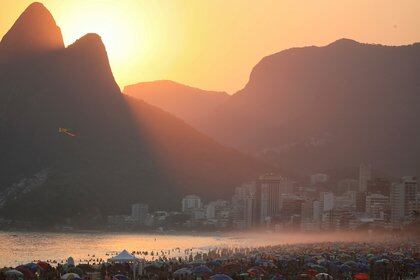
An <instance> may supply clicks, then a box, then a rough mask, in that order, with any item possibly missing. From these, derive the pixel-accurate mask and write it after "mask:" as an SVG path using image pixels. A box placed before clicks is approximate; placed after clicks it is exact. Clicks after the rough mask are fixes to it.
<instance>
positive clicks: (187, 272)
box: [174, 267, 192, 276]
mask: <svg viewBox="0 0 420 280" xmlns="http://www.w3.org/2000/svg"><path fill="white" fill-rule="evenodd" d="M191 274H192V271H191V269H189V268H187V267H183V268H180V269H178V270H176V271H175V272H174V276H187V275H191Z"/></svg>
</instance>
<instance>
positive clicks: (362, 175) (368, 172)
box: [359, 163, 372, 192]
mask: <svg viewBox="0 0 420 280" xmlns="http://www.w3.org/2000/svg"><path fill="white" fill-rule="evenodd" d="M371 179H372V167H371V165H370V164H364V163H362V164H361V165H360V166H359V191H360V192H366V190H367V184H368V181H369V180H371Z"/></svg>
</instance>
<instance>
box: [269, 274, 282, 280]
mask: <svg viewBox="0 0 420 280" xmlns="http://www.w3.org/2000/svg"><path fill="white" fill-rule="evenodd" d="M271 280H285V279H284V277H283V276H282V275H274V276H273V277H271Z"/></svg>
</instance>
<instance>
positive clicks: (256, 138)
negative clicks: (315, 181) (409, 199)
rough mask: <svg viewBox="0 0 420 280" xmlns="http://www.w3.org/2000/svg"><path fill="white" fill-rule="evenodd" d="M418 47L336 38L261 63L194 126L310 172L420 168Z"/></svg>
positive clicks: (396, 171) (285, 165)
mask: <svg viewBox="0 0 420 280" xmlns="http://www.w3.org/2000/svg"><path fill="white" fill-rule="evenodd" d="M419 81H420V44H419V43H416V44H413V45H407V46H383V45H370V44H362V43H358V42H356V41H353V40H349V39H341V40H338V41H336V42H334V43H332V44H329V45H327V46H324V47H314V46H312V47H303V48H293V49H288V50H285V51H281V52H279V53H276V54H273V55H270V56H267V57H265V58H263V59H262V60H261V61H260V62H259V63H258V64H257V65H256V66H255V67H254V68H253V70H252V72H251V75H250V79H249V82H248V83H247V85H246V86H245V88H243V89H242V90H240V91H239V92H237V93H236V94H234V95H233V96H232V97H230V98H229V99H228V100H227V101H226V102H224V103H223V104H221V105H220V106H219V107H218V108H216V109H215V110H214V111H213V112H212V113H211V114H209V115H208V116H206V117H204V118H202V119H201V121H200V122H199V123H198V124H197V126H196V127H197V128H199V129H200V130H201V131H203V132H205V133H207V134H208V135H210V136H212V137H214V138H215V139H216V140H218V141H219V142H221V143H223V144H226V145H229V146H232V147H236V148H239V149H242V150H246V151H250V152H253V153H258V154H263V155H264V156H266V157H267V158H270V159H272V160H275V161H276V162H278V163H280V164H281V166H282V167H283V168H286V169H292V170H299V171H305V172H313V171H317V170H322V169H330V168H335V167H339V166H348V165H350V166H351V165H358V164H359V163H360V162H371V163H372V164H374V165H375V166H376V167H377V168H379V169H382V170H384V171H386V172H391V173H394V174H398V175H404V174H410V173H414V174H416V173H418V171H419V170H420V161H419V160H418V159H419V156H420V147H419V145H418V142H419V140H420V132H419V130H418V129H416V128H415V127H417V126H418V123H419V121H418V120H419V119H420V94H419V93H420V83H419Z"/></svg>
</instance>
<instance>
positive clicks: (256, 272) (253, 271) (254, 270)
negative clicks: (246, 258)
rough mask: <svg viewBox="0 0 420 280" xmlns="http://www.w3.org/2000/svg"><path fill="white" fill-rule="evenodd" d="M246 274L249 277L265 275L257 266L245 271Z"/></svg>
mask: <svg viewBox="0 0 420 280" xmlns="http://www.w3.org/2000/svg"><path fill="white" fill-rule="evenodd" d="M247 272H248V274H249V275H250V276H253V277H254V276H257V277H259V276H261V275H264V274H265V271H264V269H262V268H261V267H258V266H254V267H251V268H250V269H248V270H247Z"/></svg>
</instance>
